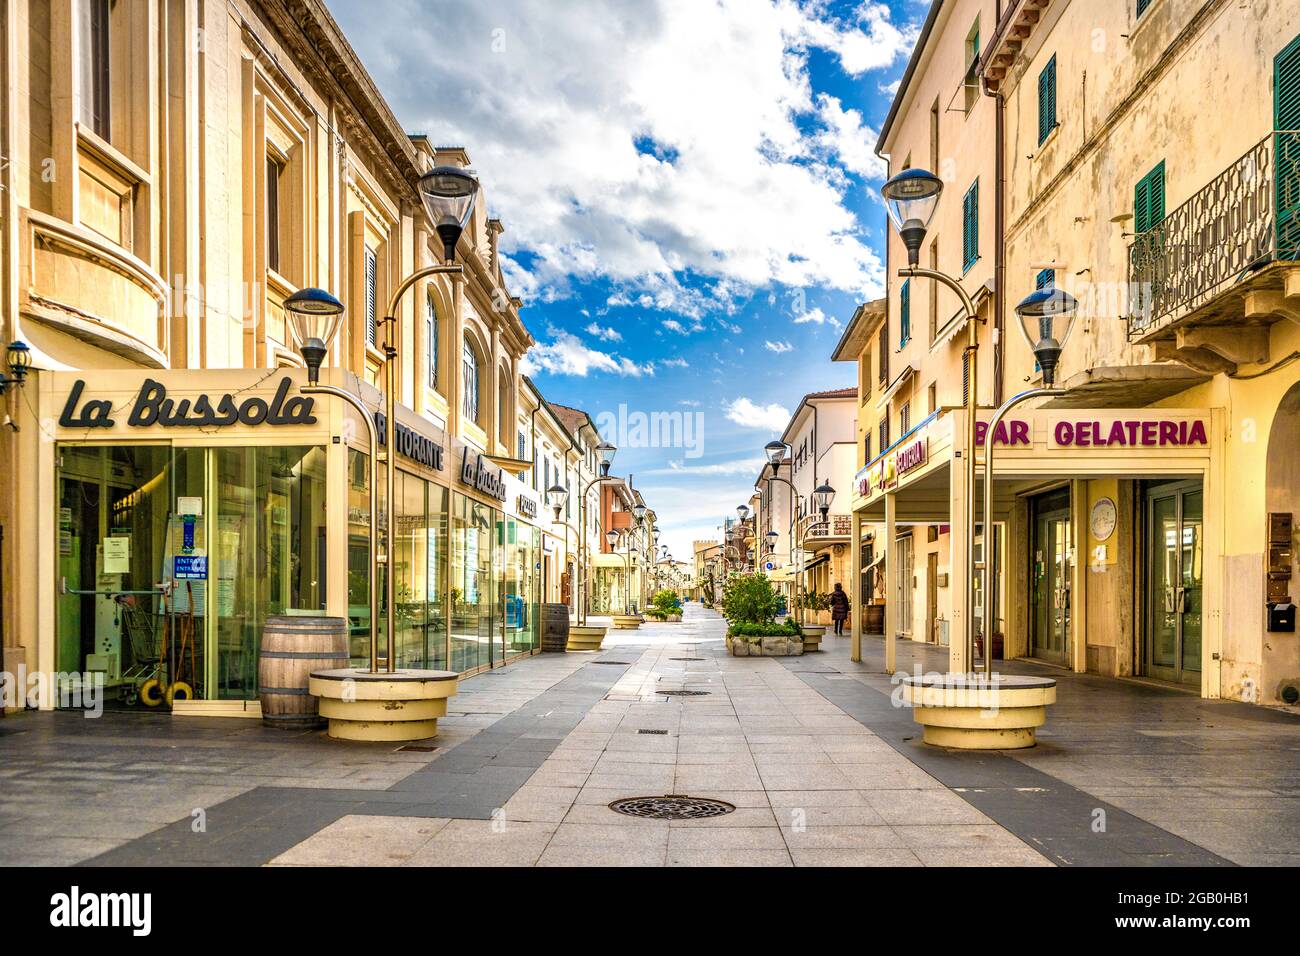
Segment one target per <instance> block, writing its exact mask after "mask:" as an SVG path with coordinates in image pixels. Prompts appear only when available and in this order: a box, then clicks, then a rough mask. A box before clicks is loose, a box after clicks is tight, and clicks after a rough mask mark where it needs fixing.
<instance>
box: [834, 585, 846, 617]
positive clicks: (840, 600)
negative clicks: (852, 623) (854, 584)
mask: <svg viewBox="0 0 1300 956" xmlns="http://www.w3.org/2000/svg"><path fill="white" fill-rule="evenodd" d="M848 619H849V596H848V595H847V594H845V593H844V592H843V591H832V592H831V620H832V621H847V620H848Z"/></svg>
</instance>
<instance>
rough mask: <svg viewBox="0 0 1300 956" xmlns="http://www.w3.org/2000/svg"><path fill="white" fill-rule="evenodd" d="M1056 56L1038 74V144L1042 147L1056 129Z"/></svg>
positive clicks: (1053, 55)
mask: <svg viewBox="0 0 1300 956" xmlns="http://www.w3.org/2000/svg"><path fill="white" fill-rule="evenodd" d="M1056 125H1057V123H1056V54H1055V53H1053V54H1052V58H1051V59H1050V60H1048V61H1047V66H1045V67H1043V72H1041V73H1039V74H1038V142H1039V145H1042V143H1043V141H1044V140H1045V139H1047V137H1049V136H1051V135H1052V130H1054V129H1056Z"/></svg>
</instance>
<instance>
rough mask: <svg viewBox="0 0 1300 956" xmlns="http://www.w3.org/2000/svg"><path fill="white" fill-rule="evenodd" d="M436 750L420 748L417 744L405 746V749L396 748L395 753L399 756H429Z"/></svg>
mask: <svg viewBox="0 0 1300 956" xmlns="http://www.w3.org/2000/svg"><path fill="white" fill-rule="evenodd" d="M437 749H438V748H437V747H421V746H419V745H417V744H407V745H406V746H405V747H398V748H397V753H399V754H431V753H433V752H434V751H435V750H437Z"/></svg>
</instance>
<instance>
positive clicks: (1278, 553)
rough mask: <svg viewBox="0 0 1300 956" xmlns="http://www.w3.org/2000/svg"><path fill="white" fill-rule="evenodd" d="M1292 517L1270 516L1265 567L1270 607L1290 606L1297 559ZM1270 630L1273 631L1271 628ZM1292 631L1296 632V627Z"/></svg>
mask: <svg viewBox="0 0 1300 956" xmlns="http://www.w3.org/2000/svg"><path fill="white" fill-rule="evenodd" d="M1291 536H1292V521H1291V515H1290V514H1289V513H1287V512H1283V511H1274V512H1270V513H1269V516H1268V550H1267V552H1266V553H1265V561H1266V562H1267V563H1266V564H1265V567H1264V575H1265V580H1266V582H1267V585H1266V589H1265V590H1266V593H1265V600H1267V601H1268V603H1269V606H1270V607H1271V606H1273V605H1274V604H1289V603H1290V600H1291V598H1290V594H1291V568H1292V564H1293V562H1294V559H1295V555H1294V553H1293V551H1292V544H1291V541H1292V537H1291ZM1269 630H1270V631H1271V630H1273V628H1272V627H1269ZM1290 630H1295V628H1294V626H1293V627H1291V628H1290Z"/></svg>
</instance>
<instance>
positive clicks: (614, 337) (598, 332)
mask: <svg viewBox="0 0 1300 956" xmlns="http://www.w3.org/2000/svg"><path fill="white" fill-rule="evenodd" d="M582 311H583V313H584V314H585V313H586V311H587V310H586V309H583V310H582ZM584 331H586V333H587V334H588V335H594V336H595V337H596V338H598V339H600V340H601V341H602V342H621V341H623V335H622V333H620V332H619V331H618V329H616V328H613V327H612V326H605V327H603V328H602V327H601V326H600V325H598V324H597V323H595V322H592V323H591V324H590V325H588V326H587V328H586V329H585V330H584Z"/></svg>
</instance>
